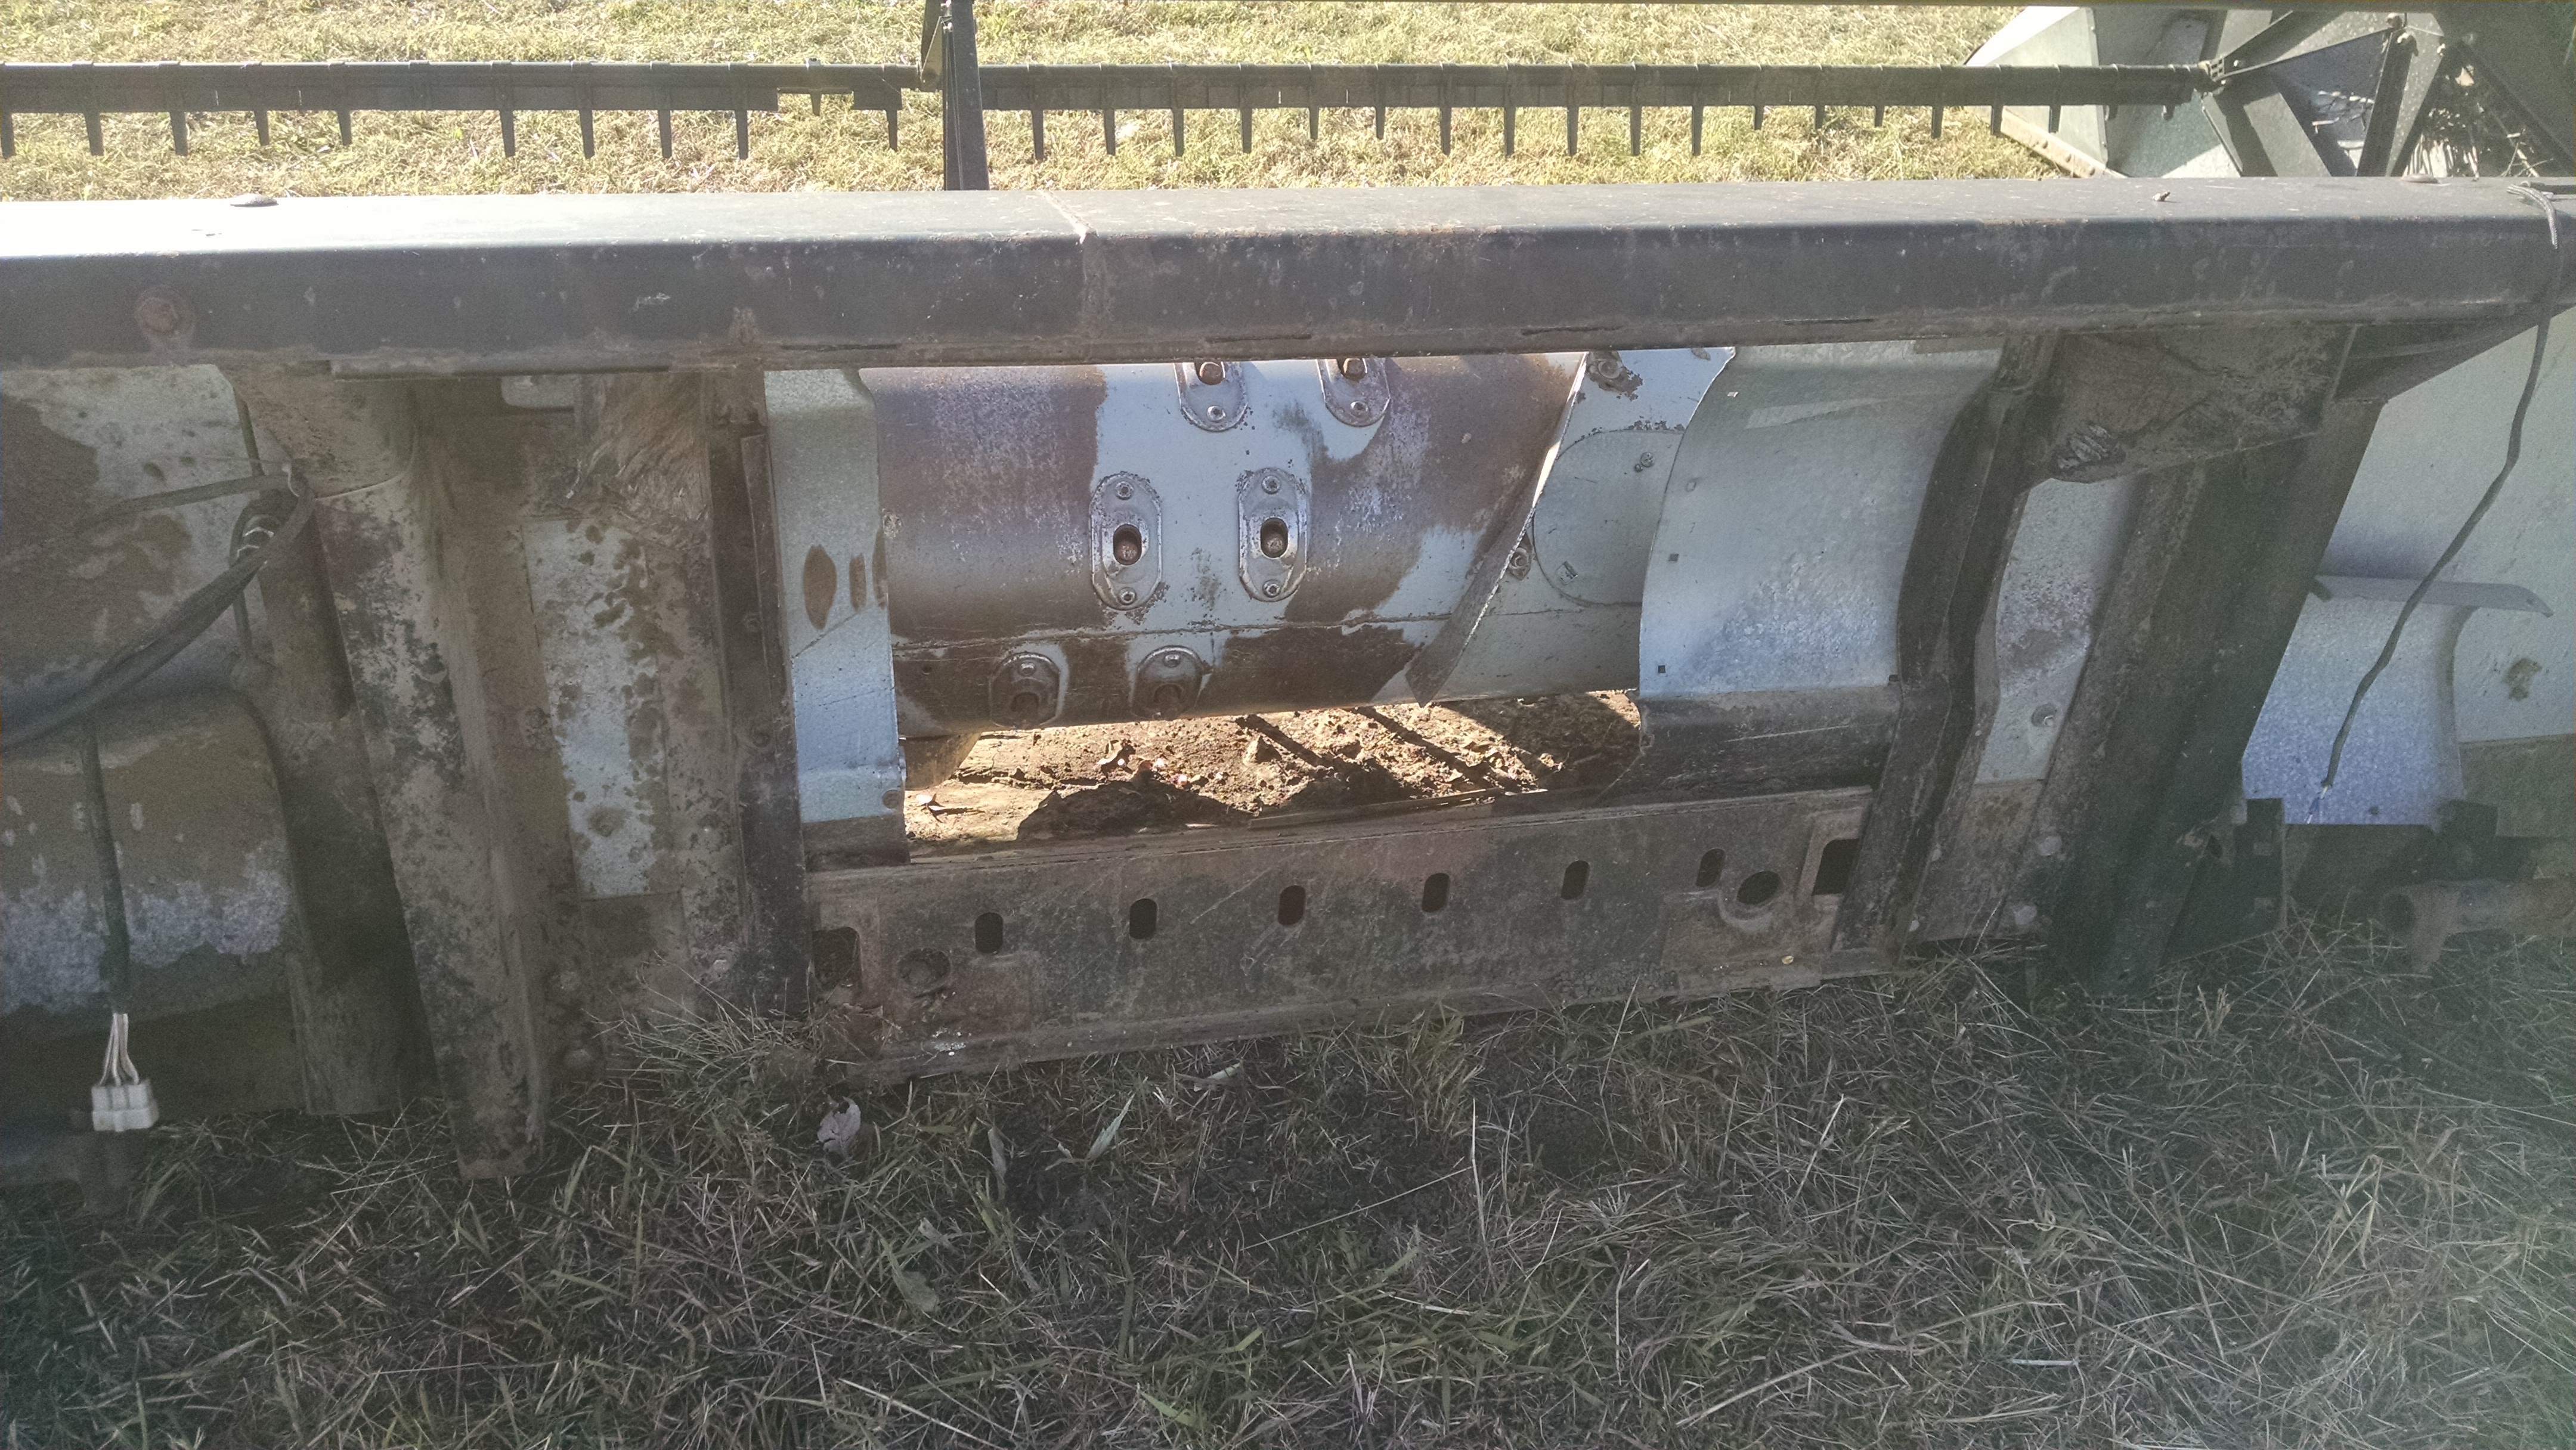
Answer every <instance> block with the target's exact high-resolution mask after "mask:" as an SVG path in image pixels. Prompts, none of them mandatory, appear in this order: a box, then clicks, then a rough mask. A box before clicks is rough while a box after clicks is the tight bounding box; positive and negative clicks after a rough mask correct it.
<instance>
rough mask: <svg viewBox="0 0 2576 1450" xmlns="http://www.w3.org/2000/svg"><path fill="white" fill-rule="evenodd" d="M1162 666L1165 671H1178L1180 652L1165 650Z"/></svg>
mask: <svg viewBox="0 0 2576 1450" xmlns="http://www.w3.org/2000/svg"><path fill="white" fill-rule="evenodd" d="M1163 665H1164V667H1165V668H1167V669H1175V670H1177V669H1179V668H1180V667H1181V652H1180V651H1179V650H1176V649H1167V650H1165V651H1163Z"/></svg>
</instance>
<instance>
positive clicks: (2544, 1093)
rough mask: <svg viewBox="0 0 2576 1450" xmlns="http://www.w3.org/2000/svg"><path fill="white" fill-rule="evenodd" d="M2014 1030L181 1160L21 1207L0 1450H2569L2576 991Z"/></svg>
mask: <svg viewBox="0 0 2576 1450" xmlns="http://www.w3.org/2000/svg"><path fill="white" fill-rule="evenodd" d="M2020 976H2021V962H2020V960H2019V959H2017V958H2013V957H2009V956H1990V957H1986V958H1972V957H1966V956H1945V957H1941V958H1939V959H1937V960H1933V961H1929V962H1927V963H1925V964H1924V965H1923V967H1922V969H1921V970H1920V971H1917V972H1914V973H1910V974H1908V975H1905V976H1901V977H1894V978H1889V979H1885V980H1881V981H1875V982H1859V983H1847V984H1842V985H1837V986H1833V987H1830V988H1826V989H1822V990H1818V991H1814V992H1808V993H1802V994H1796V995H1788V996H1771V995H1755V996H1748V997H1741V998H1735V999H1728V1000H1721V1001H1714V1002H1705V1003H1700V1004H1695V1005H1688V1006H1655V1007H1648V1006H1632V1007H1628V1008H1602V1009H1588V1010H1582V1011H1576V1012H1571V1013H1567V1014H1564V1015H1562V1016H1557V1017H1546V1018H1541V1017H1521V1018H1508V1019H1497V1020H1485V1021H1474V1022H1462V1021H1459V1020H1456V1019H1435V1020H1430V1021H1426V1022H1416V1023H1404V1024H1392V1025H1382V1026H1373V1027H1353V1028H1347V1029H1341V1030H1336V1031H1326V1032H1317V1033H1311V1034H1307V1035H1304V1036H1299V1037H1293V1038H1287V1039H1281V1040H1273V1041H1264V1042H1251V1043H1241V1044H1232V1045H1224V1046H1215V1047H1206V1048H1194V1049H1188V1050H1182V1051H1173V1052H1162V1053H1143V1054H1134V1055H1128V1056H1121V1057H1112V1058H1101V1059H1095V1060H1091V1061H1087V1062H1080V1063H1066V1064H1060V1065H1056V1066H1051V1067H1042V1068H1035V1069H1030V1070H1027V1071H1023V1072H1019V1073H1015V1074H1010V1075H1004V1076H995V1077H987V1078H959V1079H947V1080H933V1081H925V1082H919V1083H915V1084H913V1085H911V1086H910V1087H909V1088H907V1089H904V1090H901V1091H898V1092H895V1093H892V1094H888V1095H884V1096H864V1095H861V1094H859V1093H857V1092H856V1091H855V1090H853V1089H849V1088H846V1087H843V1086H840V1085H839V1083H838V1080H837V1078H836V1075H835V1070H834V1069H833V1068H832V1067H831V1065H830V1063H829V1062H828V1060H827V1059H824V1058H822V1057H820V1056H818V1055H817V1054H816V1053H815V1052H814V1051H813V1049H812V1046H811V1044H809V1043H807V1042H805V1041H803V1040H801V1039H800V1038H799V1037H798V1036H797V1035H796V1033H795V1032H794V1031H793V1030H791V1029H789V1028H787V1027H784V1026H778V1025H769V1024H759V1023H754V1022H750V1021H746V1020H740V1019H717V1020H710V1021H703V1022H697V1023H685V1024H673V1025H666V1026H662V1027H657V1028H652V1029H649V1030H644V1031H641V1032H639V1033H638V1034H637V1036H636V1037H635V1038H634V1040H633V1042H632V1048H633V1053H634V1061H633V1063H632V1064H631V1066H629V1067H628V1068H627V1069H626V1070H625V1071H623V1072H621V1073H619V1074H617V1075H615V1076H613V1077H611V1078H610V1079H609V1080H607V1081H606V1082H604V1083H602V1084H599V1085H597V1086H595V1087H592V1088H590V1089H587V1090H585V1091H584V1092H583V1093H582V1094H580V1095H579V1096H577V1097H576V1098H574V1099H573V1100H572V1101H571V1102H569V1103H568V1104H567V1105H566V1106H565V1108H564V1111H563V1116H562V1119H561V1121H560V1123H559V1124H558V1132H557V1138H556V1141H557V1142H558V1144H559V1147H558V1149H557V1150H556V1153H555V1156H554V1158H553V1160H552V1162H551V1164H550V1166H549V1167H548V1168H547V1169H546V1170H545V1171H543V1172H541V1173H538V1174H535V1175H532V1176H530V1177H527V1178H523V1179H520V1180H517V1181H514V1182H511V1183H508V1184H481V1185H469V1184H466V1183H463V1182H461V1181H459V1180H458V1179H457V1177H456V1176H455V1173H454V1171H453V1160H452V1158H451V1156H450V1153H449V1149H448V1145H447V1142H446V1137H445V1132H444V1129H443V1126H442V1124H441V1121H440V1118H439V1116H438V1114H437V1112H436V1110H435V1106H434V1105H432V1106H430V1107H428V1108H426V1109H424V1110H422V1111H417V1112H413V1113H409V1114H406V1115H404V1116H403V1117H401V1118H398V1119H394V1120H391V1121H384V1122H343V1123H321V1122H314V1121H310V1120H303V1119H297V1118H292V1117H280V1118H276V1119H266V1120H257V1121H248V1122H226V1123H205V1124H196V1125H191V1126H188V1127H186V1128H183V1129H180V1130H178V1131H176V1132H174V1133H171V1134H170V1135H168V1136H166V1137H164V1138H162V1139H161V1140H159V1141H158V1142H157V1143H156V1145H155V1148H154V1151H153V1155H152V1157H151V1159H150V1162H149V1166H148V1168H147V1170H146V1177H145V1181H144V1188H143V1193H142V1204H143V1206H142V1208H141V1209H140V1210H139V1212H138V1216H137V1218H136V1219H135V1220H134V1221H133V1222H131V1223H118V1224H98V1223H92V1222H83V1221H77V1220H76V1219H74V1218H73V1217H72V1214H71V1209H70V1207H69V1205H68V1204H67V1203H65V1202H46V1201H37V1200H29V1199H25V1198H16V1199H12V1200H11V1201H10V1202H9V1203H8V1205H7V1207H6V1209H5V1218H0V1235H5V1243H6V1261H7V1279H6V1289H5V1296H6V1297H5V1311H6V1318H5V1320H0V1344H5V1349H6V1367H7V1385H6V1402H7V1403H6V1406H5V1422H0V1439H5V1440H6V1441H7V1443H10V1444H14V1445H49V1444H65V1443H84V1444H111V1443H114V1444H123V1443H141V1442H145V1441H152V1442H159V1441H165V1440H166V1441H202V1442H204V1443H212V1444H236V1445H253V1444H274V1443H284V1442H289V1441H293V1442H308V1441H333V1442H341V1441H347V1442H365V1443H404V1444H420V1445H444V1444H456V1445H463V1444H479V1443H492V1442H498V1441H506V1442H509V1443H522V1444H552V1443H564V1444H576V1443H578V1444H605V1443H673V1442H679V1443H691V1444H707V1445H771V1446H774V1445H789V1444H807V1443H815V1444H821V1443H840V1444H846V1443H867V1444H922V1445H954V1444H961V1443H964V1444H973V1443H986V1444H994V1445H1020V1444H1034V1443H1050V1444H1051V1443H1088V1442H1094V1441H1097V1442H1102V1443H1121V1444H1140V1445H1150V1444H1168V1445H1209V1444H1246V1445H1280V1444H1315V1445H1336V1446H1338V1445H1347V1444H1353V1443H1362V1442H1369V1443H1389V1444H1405V1445H1478V1446H1490V1445H1562V1444H1576V1443H1579V1444H1615V1443H1642V1444H1654V1445H1663V1444H1687V1443H1710V1444H1716V1443H1792V1442H1796V1443H1816V1444H1854V1445H1858V1444H1888V1443H1903V1444H1918V1443H1919V1444H1967V1443H1975V1444H2001V1443H2012V1444H2035V1445H2062V1444H2070V1443H2112V1442H2117V1443H2133V1444H2221V1443H2224V1444H2293V1443H2304V1444H2338V1445H2345V1444H2373V1445H2441V1446H2451V1445H2466V1444H2495V1445H2516V1446H2521V1445H2540V1444H2562V1443H2567V1442H2568V1441H2569V1439H2570V1437H2571V1431H2576V1426H2572V1425H2571V1422H2570V1408H2569V1406H2570V1394H2571V1390H2572V1389H2576V1311H2571V1306H2570V1304H2569V1302H2568V1300H2567V1296H2566V1285H2567V1284H2568V1282H2569V1281H2570V1277H2571V1275H2576V1215H2571V1211H2570V1208H2569V1195H2568V1192H2567V1190H2568V1186H2569V1183H2570V1181H2571V1170H2576V1155H2571V1146H2576V1145H2571V1139H2570V1133H2569V1127H2570V1122H2571V1117H2572V1116H2576V1081H2571V1074H2570V1071H2569V1062H2568V1056H2567V1052H2566V1042H2565V1033H2564V1028H2565V1024H2566V1022H2567V1021H2568V1020H2569V1008H2570V1006H2571V1005H2576V1003H2572V1002H2571V999H2572V998H2576V962H2571V959H2570V955H2569V952H2568V949H2567V947H2566V946H2565V944H2564V943H2556V944H2550V943H2522V944H2516V945H2510V946H2506V947H2502V948H2498V949H2494V950H2489V951H2485V952H2483V953H2480V954H2476V955H2471V954H2468V953H2463V952H2454V953H2453V954H2452V955H2451V956H2450V957H2448V958H2446V959H2445V960H2444V962H2443V963H2442V964H2441V965H2440V967H2439V968H2438V969H2437V971H2436V972H2435V973H2434V974H2433V975H2430V976H2427V975H2417V974H2411V973H2409V972H2408V971H2407V969H2406V968H2405V965H2404V959H2403V956H2402V954H2401V953H2400V952H2399V951H2398V950H2397V949H2396V948H2394V947H2393V946H2391V945H2390V944H2388V943H2386V942H2383V941H2380V940H2377V939H2375V938H2371V937H2368V936H2364V935H2360V934H2355V933H2351V932H2328V931H2327V930H2325V929H2324V928H2319V927H2314V926H2308V927H2303V928H2300V929H2297V930H2295V931H2293V932H2291V933H2286V934H2284V935H2282V936H2281V937H2278V938H2276V939H2274V940H2271V941H2268V942H2265V943H2261V944H2258V945H2256V946H2254V947H2251V948H2246V949H2240V950H2236V951H2232V952H2228V953H2223V954H2220V955H2218V956H2215V957H2211V958H2204V959H2202V960H2200V961H2197V962H2193V963H2187V964H2184V965H2183V966H2181V967H2178V968H2176V969H2173V970H2172V971H2170V972H2169V973H2168V974H2167V976H2166V978H2165V979H2164V980H2163V981H2162V982H2161V983H2160V984H2159V987H2158V991H2157V993H2156V995H2155V996H2154V997H2153V998H2151V999H2149V1000H2147V1001H2144V1002H2141V1003H2138V1004H2136V1005H2131V1006H2125V1007H2121V1006H2114V1007H2101V1006H2093V1005H2085V1004H2080V1003H2076V1002H2072V1001H2067V1000H2058V999H2054V998H2044V999H2042V1000H2041V1001H2039V1002H2037V1003H2035V1004H2032V1005H2028V1006H2023V1005H2016V1004H2015V1002H2014V1001H2012V1000H2011V999H2010V998H2009V997H2008V996H2007V995H2006V994H2005V993H2004V992H2003V991H2002V990H2000V989H1999V988H1998V987H1997V986H1996V985H1995V984H1996V983H1997V982H1998V981H2006V980H2009V981H2018V980H2019V979H2020ZM854 1097H855V1098H856V1099H857V1100H858V1102H859V1106H860V1109H861V1112H862V1114H863V1116H864V1118H865V1120H866V1127H865V1128H864V1129H863V1130H862V1132H861V1133H860V1135H859V1137H858V1140H857V1142H856V1145H855V1151H854V1153H853V1155H852V1157H851V1158H850V1159H849V1160H848V1161H846V1162H841V1161H836V1160H834V1159H832V1158H830V1157H828V1156H827V1155H825V1154H824V1153H823V1152H822V1151H821V1150H820V1149H819V1148H817V1147H816V1146H815V1144H814V1132H815V1125H816V1123H817V1122H818V1121H819V1119H820V1118H821V1117H822V1116H823V1115H824V1114H825V1113H826V1112H828V1111H830V1110H832V1109H833V1108H835V1107H837V1106H839V1105H840V1104H841V1103H842V1102H844V1101H847V1100H850V1099H852V1098H854ZM1113 1125H1114V1126H1113Z"/></svg>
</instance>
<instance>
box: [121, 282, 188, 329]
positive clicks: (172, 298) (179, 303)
mask: <svg viewBox="0 0 2576 1450" xmlns="http://www.w3.org/2000/svg"><path fill="white" fill-rule="evenodd" d="M188 324H189V316H188V303H187V301H186V299H184V298H182V297H180V296H179V294H177V293H175V292H171V291H168V290H166V289H164V288H160V287H154V288H151V289H150V290H148V291H146V292H145V293H144V294H143V295H142V296H140V297H138V298H136V299H135V300H134V325H135V327H136V329H138V330H139V331H141V332H142V334H143V335H144V337H146V338H148V339H150V340H152V341H154V342H167V341H169V340H171V339H173V338H176V337H177V336H179V334H181V333H183V332H186V331H187V330H188Z"/></svg>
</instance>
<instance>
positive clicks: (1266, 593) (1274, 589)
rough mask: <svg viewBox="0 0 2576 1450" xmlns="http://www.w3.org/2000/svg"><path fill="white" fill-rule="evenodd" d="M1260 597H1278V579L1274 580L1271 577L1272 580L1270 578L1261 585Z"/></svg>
mask: <svg viewBox="0 0 2576 1450" xmlns="http://www.w3.org/2000/svg"><path fill="white" fill-rule="evenodd" d="M1261 597H1262V598H1264V599H1276V598H1278V597H1279V581H1278V580H1276V579H1273V580H1271V581H1270V582H1269V583H1267V584H1264V585H1262V586H1261Z"/></svg>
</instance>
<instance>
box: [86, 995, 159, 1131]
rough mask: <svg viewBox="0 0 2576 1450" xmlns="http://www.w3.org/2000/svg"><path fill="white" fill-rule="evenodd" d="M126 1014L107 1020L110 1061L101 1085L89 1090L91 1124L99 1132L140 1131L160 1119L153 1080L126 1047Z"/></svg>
mask: <svg viewBox="0 0 2576 1450" xmlns="http://www.w3.org/2000/svg"><path fill="white" fill-rule="evenodd" d="M127 1032H128V1028H127V1026H126V1021H125V1014H124V1013H122V1012H118V1013H115V1014H114V1015H112V1016H110V1017H109V1018H108V1019H107V1062H106V1064H105V1065H104V1066H102V1067H101V1068H100V1069H99V1075H98V1084H97V1085H96V1086H95V1087H92V1088H91V1089H90V1090H89V1126H90V1131H92V1132H96V1133H140V1132H142V1131H143V1130H144V1129H146V1128H149V1127H151V1126H152V1125H153V1124H154V1123H157V1122H159V1121H161V1105H160V1104H159V1103H157V1102H154V1101H153V1100H152V1080H151V1079H150V1078H147V1077H145V1076H144V1075H143V1074H141V1073H139V1072H137V1071H135V1070H134V1059H133V1058H132V1057H131V1056H130V1055H128V1054H127V1052H126V1050H125V1039H126V1035H127Z"/></svg>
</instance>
